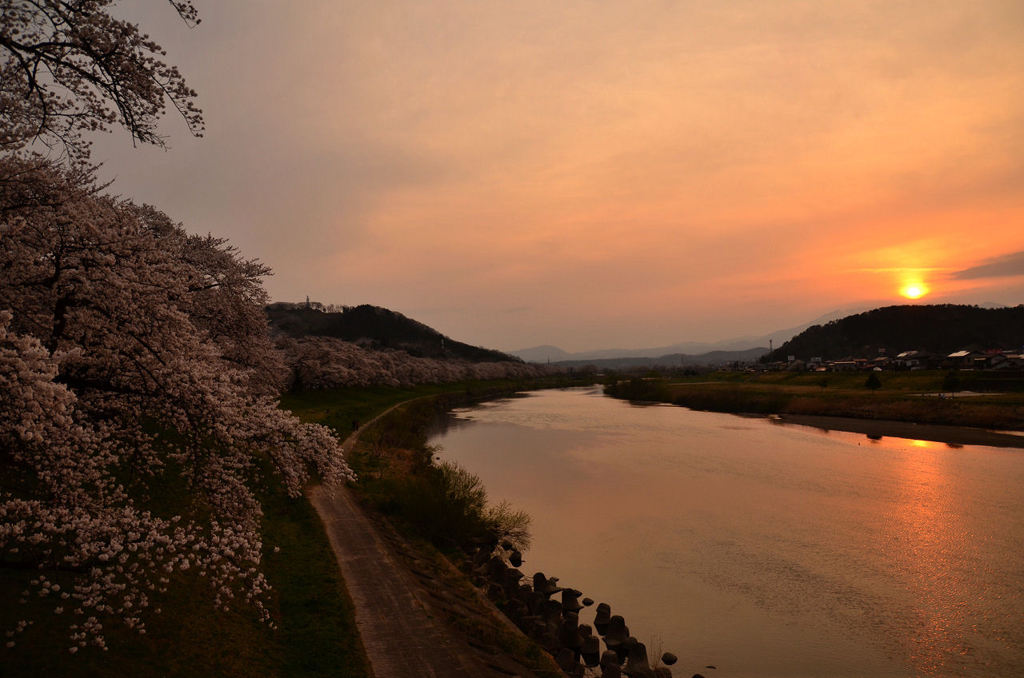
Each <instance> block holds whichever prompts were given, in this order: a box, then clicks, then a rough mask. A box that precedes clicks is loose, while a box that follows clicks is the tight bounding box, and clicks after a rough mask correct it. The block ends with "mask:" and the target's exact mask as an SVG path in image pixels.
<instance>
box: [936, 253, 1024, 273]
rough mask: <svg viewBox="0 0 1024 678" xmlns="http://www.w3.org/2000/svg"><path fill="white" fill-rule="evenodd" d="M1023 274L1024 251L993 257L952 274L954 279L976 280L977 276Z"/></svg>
mask: <svg viewBox="0 0 1024 678" xmlns="http://www.w3.org/2000/svg"><path fill="white" fill-rule="evenodd" d="M1018 276H1024V252H1014V253H1012V254H1004V255H1003V256H1001V257H993V258H991V259H988V260H986V261H985V262H984V263H981V264H978V265H977V266H971V267H970V268H965V269H963V270H962V271H957V272H956V273H954V274H953V275H952V277H953V278H954V279H956V280H977V279H978V278H1015V277H1018Z"/></svg>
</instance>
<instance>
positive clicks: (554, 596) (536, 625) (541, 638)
mask: <svg viewBox="0 0 1024 678" xmlns="http://www.w3.org/2000/svg"><path fill="white" fill-rule="evenodd" d="M520 565H522V554H521V553H519V551H517V550H516V549H514V548H512V547H511V545H509V544H501V545H497V546H495V545H493V544H488V545H484V546H482V547H481V548H479V549H478V550H477V551H476V554H475V555H474V557H473V559H472V566H473V571H472V573H471V574H472V576H473V579H474V583H475V584H477V585H478V586H481V587H484V588H486V591H487V595H488V597H490V598H491V600H493V601H494V602H495V604H496V605H497V606H498V607H499V608H500V609H501V610H503V611H504V612H505V615H506V616H507V617H508V618H509V619H510V620H512V622H514V623H515V624H516V625H517V626H518V627H519V628H520V629H521V630H522V631H523V632H524V633H526V635H527V636H529V637H530V638H531V639H533V640H534V641H536V642H537V643H538V644H539V645H540V646H541V647H543V648H544V649H545V650H546V651H548V652H549V653H551V655H552V656H553V657H554V658H555V661H556V662H557V663H558V666H559V667H560V668H561V669H562V670H563V671H565V673H566V674H567V675H569V676H572V677H573V678H582V677H583V676H584V675H598V676H600V677H601V678H620V676H628V677H629V678H671V676H672V670H671V669H670V668H668V666H669V665H672V664H675V663H676V656H675V655H674V654H672V653H671V652H666V653H665V654H663V655H662V656H661V657H660V660H661V664H663V665H660V666H652V665H651V660H650V659H649V658H648V656H647V648H646V647H645V646H644V644H643V643H641V642H640V641H638V640H637V639H636V638H634V637H633V636H631V635H630V633H629V627H628V626H626V620H625V619H623V618H622V616H621V615H613V614H611V607H610V606H609V605H608V604H607V603H600V604H599V605H598V606H597V609H596V611H595V612H596V614H595V616H594V624H593V626H591V625H589V624H581V623H580V621H579V613H580V610H582V609H583V608H584V607H589V606H590V605H593V604H594V601H593V600H591V599H590V598H583V599H582V600H581V599H580V596H581V595H583V594H582V593H581V592H580V591H577V590H576V589H572V588H566V587H561V586H558V578H557V577H550V578H549V577H547V576H545V575H544V573H542V572H537V573H535V574H534V575H533V578H532V581H531V580H530V579H529V578H527V577H526V575H525V574H523V572H522V571H521V570H519V569H518V568H519V566H520ZM601 640H603V641H604V646H605V648H606V649H605V650H604V652H602V651H601ZM598 670H599V671H600V673H595V671H598Z"/></svg>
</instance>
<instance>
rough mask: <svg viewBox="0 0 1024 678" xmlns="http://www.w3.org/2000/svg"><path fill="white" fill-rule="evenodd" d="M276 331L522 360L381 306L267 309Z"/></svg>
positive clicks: (476, 358)
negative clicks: (450, 335)
mask: <svg viewBox="0 0 1024 678" xmlns="http://www.w3.org/2000/svg"><path fill="white" fill-rule="evenodd" d="M266 310H267V318H268V319H269V320H270V326H271V328H272V329H273V330H276V331H278V332H281V333H283V334H286V335H288V336H290V337H295V338H300V337H310V336H313V337H335V338H337V339H343V340H345V341H351V342H353V343H356V344H359V345H361V346H364V347H366V348H391V349H399V350H402V351H405V352H406V353H409V354H410V355H413V356H418V357H423V358H459V359H462V360H469V361H472V362H491V361H512V362H522V361H521V360H520V359H519V358H515V357H513V356H510V355H507V354H505V353H502V352H501V351H494V350H491V349H487V348H480V347H479V346H470V345H469V344H463V343H462V342H460V341H455V340H453V339H450V338H448V337H446V336H444V335H442V334H441V333H440V332H438V331H437V330H435V329H433V328H431V327H428V326H427V325H424V324H423V323H421V322H417V321H415V320H413V319H411V318H407V317H405V316H404V315H402V314H401V313H396V312H395V311H391V310H388V309H386V308H381V307H380V306H370V305H368V304H364V305H362V306H353V307H346V308H345V309H344V310H342V311H341V312H338V313H327V312H324V311H321V310H318V309H317V308H306V307H305V306H303V305H302V304H289V303H277V304H270V305H269V306H267V309H266Z"/></svg>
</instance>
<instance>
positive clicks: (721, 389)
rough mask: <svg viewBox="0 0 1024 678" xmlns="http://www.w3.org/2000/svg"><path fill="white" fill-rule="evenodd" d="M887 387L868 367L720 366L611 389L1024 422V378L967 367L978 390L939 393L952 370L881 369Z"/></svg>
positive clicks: (815, 410)
mask: <svg viewBox="0 0 1024 678" xmlns="http://www.w3.org/2000/svg"><path fill="white" fill-rule="evenodd" d="M876 374H877V376H878V378H879V379H880V381H881V384H882V385H881V388H879V389H877V390H875V391H872V390H870V389H868V388H866V387H865V382H866V380H867V374H866V373H863V372H833V373H821V372H768V373H764V374H748V373H741V372H716V373H710V374H702V375H697V376H694V375H691V376H687V377H678V378H676V377H673V378H648V379H633V380H630V381H623V382H620V383H619V384H617V385H616V386H614V387H613V388H611V390H610V391H609V393H610V394H611V395H615V396H617V397H622V398H627V399H632V400H654V401H660V402H670V403H674V404H677V405H682V406H685V407H690V408H693V409H699V410H711V411H719V412H750V413H761V414H769V413H775V414H805V415H828V416H841V417H854V418H860V419H892V420H897V421H913V422H918V423H929V424H952V425H962V426H976V427H981V428H994V429H1024V378H1022V377H1020V376H1019V375H1012V374H999V373H991V372H960V373H959V378H960V390H963V391H976V392H982V393H983V395H978V396H970V397H967V396H954V397H951V398H942V399H940V398H935V397H929V396H921V395H920V394H922V393H938V392H942V391H943V388H942V385H943V381H944V379H945V376H946V372H944V371H919V372H891V371H890V372H878V373H876Z"/></svg>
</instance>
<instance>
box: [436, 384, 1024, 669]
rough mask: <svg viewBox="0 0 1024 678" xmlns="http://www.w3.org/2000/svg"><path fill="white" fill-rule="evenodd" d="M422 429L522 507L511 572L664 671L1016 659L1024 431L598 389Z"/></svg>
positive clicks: (529, 398)
mask: <svg viewBox="0 0 1024 678" xmlns="http://www.w3.org/2000/svg"><path fill="white" fill-rule="evenodd" d="M432 442H433V444H436V445H440V446H441V447H442V450H441V452H440V455H441V457H442V458H446V459H452V460H455V461H457V462H458V463H460V464H461V465H462V466H464V467H465V468H467V469H469V470H470V471H473V472H474V473H476V474H478V475H479V476H480V477H481V479H482V480H483V482H484V484H485V485H486V486H487V490H488V494H489V496H490V498H491V500H492V501H498V500H501V499H505V500H508V501H509V502H510V503H511V504H513V506H514V507H515V508H518V509H523V510H525V511H527V512H528V513H530V515H531V516H532V517H533V523H532V527H531V532H532V535H533V544H532V546H531V548H530V550H529V552H528V553H527V554H526V562H525V563H524V565H523V567H522V568H521V569H523V571H524V572H526V573H527V574H528V575H529V574H532V572H534V571H538V570H540V571H543V572H545V573H546V574H548V575H557V576H558V577H560V579H561V583H562V584H563V585H566V586H572V587H573V588H577V589H580V590H582V591H583V593H584V595H586V596H590V597H592V598H594V599H595V600H597V601H599V602H602V601H603V602H607V603H609V604H610V605H611V607H612V614H621V615H623V616H624V617H625V618H626V623H627V624H628V625H629V627H630V631H631V633H632V634H633V635H635V636H637V638H638V639H639V640H641V641H643V642H644V643H646V644H647V646H648V650H649V652H650V654H651V655H652V656H654V655H660V653H661V651H662V650H664V651H672V652H674V653H675V654H677V655H678V656H679V657H680V663H679V664H678V665H677V667H676V668H675V669H674V671H675V673H676V675H680V676H689V675H692V674H693V673H696V672H700V673H703V674H704V675H705V676H708V677H709V678H711V676H718V677H720V678H732V677H739V676H750V677H768V676H792V677H800V676H836V677H840V676H851V677H853V676H857V677H860V676H936V677H938V676H978V677H981V676H986V677H987V676H1024V450H1021V449H1013V448H1009V449H1007V448H991V447H981V446H964V447H958V448H956V447H951V446H948V445H945V444H942V443H934V442H925V441H914V440H907V439H901V438H883V439H881V440H871V439H869V438H867V437H865V436H864V435H860V434H853V433H842V432H834V431H833V432H824V431H819V430H817V429H812V428H807V427H801V426H792V425H780V424H777V423H773V422H772V421H770V420H767V419H747V418H741V417H737V416H733V415H728V414H718V413H709V412H694V411H690V410H687V409H684V408H680V407H674V406H668V405H651V406H635V405H630V404H628V403H626V402H623V401H619V400H614V399H611V398H608V397H605V396H603V395H602V394H601V391H600V390H599V389H597V388H587V389H568V390H550V391H537V392H531V393H529V394H525V395H524V396H523V397H517V398H511V399H507V400H501V401H495V402H491V403H486V404H484V405H481V406H478V407H473V408H467V409H462V410H457V411H456V412H455V413H454V414H453V416H452V417H451V419H450V420H449V422H448V426H447V429H446V430H445V431H444V432H443V433H439V434H438V435H436V436H435V437H434V438H433V440H432ZM591 609H592V608H591ZM588 612H589V610H585V611H584V612H583V613H582V614H581V621H583V622H589V621H590V619H591V618H592V616H591V615H589V614H588ZM707 665H713V666H715V667H717V668H715V669H708V668H705V666H707Z"/></svg>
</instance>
